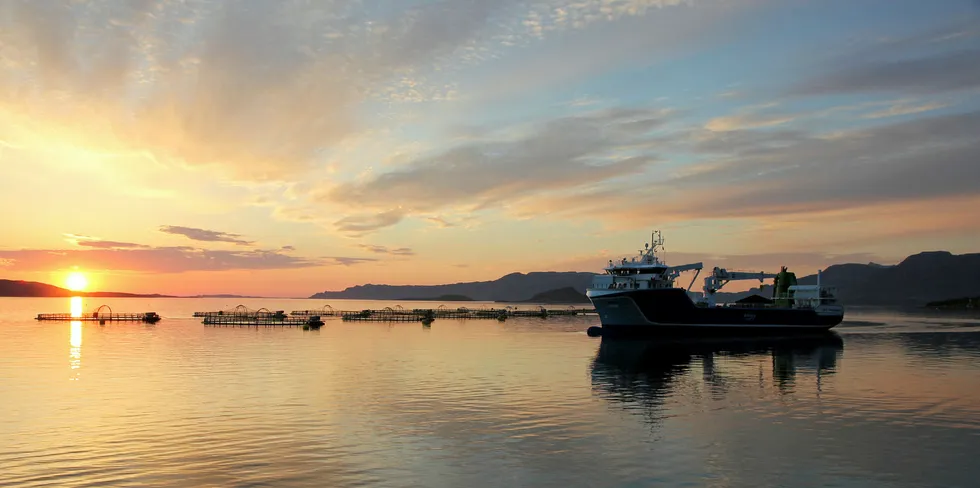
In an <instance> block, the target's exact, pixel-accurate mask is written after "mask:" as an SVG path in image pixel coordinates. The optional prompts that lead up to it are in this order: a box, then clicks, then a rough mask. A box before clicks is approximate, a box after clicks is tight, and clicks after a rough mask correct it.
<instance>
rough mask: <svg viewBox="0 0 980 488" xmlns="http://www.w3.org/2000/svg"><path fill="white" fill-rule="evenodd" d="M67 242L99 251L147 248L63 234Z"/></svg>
mask: <svg viewBox="0 0 980 488" xmlns="http://www.w3.org/2000/svg"><path fill="white" fill-rule="evenodd" d="M65 238H66V240H67V241H68V242H70V243H72V244H75V245H76V246H82V247H94V248H99V249H140V248H148V247H149V246H145V245H143V244H135V243H132V242H118V241H105V240H102V239H98V238H95V237H89V236H83V235H78V234H65Z"/></svg>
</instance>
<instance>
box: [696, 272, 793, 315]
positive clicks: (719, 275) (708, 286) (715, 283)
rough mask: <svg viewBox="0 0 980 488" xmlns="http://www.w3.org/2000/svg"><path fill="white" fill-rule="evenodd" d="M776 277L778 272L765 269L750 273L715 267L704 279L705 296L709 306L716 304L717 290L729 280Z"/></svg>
mask: <svg viewBox="0 0 980 488" xmlns="http://www.w3.org/2000/svg"><path fill="white" fill-rule="evenodd" d="M775 277H776V273H766V272H764V271H760V272H758V273H749V272H744V271H728V270H727V269H724V268H715V269H714V270H712V273H711V276H708V277H707V278H705V279H704V298H705V299H706V300H707V302H708V305H709V306H714V304H715V292H717V291H718V290H720V289H721V288H722V287H723V286H725V285H726V284H727V283H728V282H729V281H741V280H759V282H760V283H762V282H763V281H765V280H766V279H767V278H775Z"/></svg>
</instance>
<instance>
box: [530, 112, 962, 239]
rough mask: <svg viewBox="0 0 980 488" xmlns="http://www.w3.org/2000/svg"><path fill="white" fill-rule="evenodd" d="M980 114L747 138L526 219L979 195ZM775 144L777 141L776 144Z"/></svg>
mask: <svg viewBox="0 0 980 488" xmlns="http://www.w3.org/2000/svg"><path fill="white" fill-rule="evenodd" d="M976 127H980V111H975V112H965V113H958V114H950V115H942V116H934V117H928V118H925V117H923V118H918V119H913V120H910V121H903V122H898V123H893V124H889V125H881V126H874V127H869V128H863V129H858V130H852V131H848V132H843V133H838V134H836V135H834V137H822V136H821V135H820V134H805V133H788V134H787V133H776V134H766V133H755V134H751V135H745V134H740V136H741V137H742V140H741V141H740V142H739V144H738V145H737V146H735V147H734V148H733V150H732V151H731V152H730V153H728V154H726V155H725V156H718V157H717V158H709V159H707V160H705V161H702V162H701V163H699V164H695V165H692V166H691V167H689V168H687V169H686V171H684V172H679V173H677V174H674V175H663V177H662V178H661V179H660V180H658V181H655V182H646V181H644V182H639V183H636V184H628V185H623V186H622V187H620V188H594V189H588V190H585V191H576V192H568V193H565V194H562V195H544V196H540V197H538V198H535V199H533V200H529V201H527V202H524V204H523V205H521V206H520V208H517V209H515V212H517V213H518V214H520V215H530V216H533V215H541V214H544V213H547V214H551V215H552V216H553V217H561V218H575V219H582V218H583V217H584V216H590V217H593V218H599V219H601V220H602V221H604V222H613V221H618V222H621V223H627V224H628V223H630V222H635V221H636V220H637V219H648V218H651V217H653V216H655V218H656V219H657V220H658V221H661V222H666V221H680V220H687V219H723V218H758V217H771V216H775V215H791V214H806V213H810V212H823V211H828V210H834V209H846V208H854V207H861V206H867V205H875V204H881V203H886V202H901V201H910V200H918V201H922V200H928V199H936V198H946V197H957V196H975V195H980V165H978V164H976V161H978V160H980V139H977V137H976ZM770 137H772V138H773V139H776V141H777V142H778V143H776V144H774V143H773V141H772V140H770V139H769V138H770Z"/></svg>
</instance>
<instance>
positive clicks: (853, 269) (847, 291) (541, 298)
mask: <svg viewBox="0 0 980 488" xmlns="http://www.w3.org/2000/svg"><path fill="white" fill-rule="evenodd" d="M790 271H792V270H790ZM702 274H704V272H702ZM593 276H595V274H594V273H582V272H534V273H526V274H525V273H511V274H509V275H506V276H503V277H501V278H500V279H496V280H493V281H474V282H466V283H454V284H447V285H359V286H353V287H350V288H347V289H345V290H343V291H325V292H321V293H317V294H315V295H313V296H311V297H310V298H314V299H331V298H348V299H362V300H391V301H398V300H433V299H435V300H446V301H449V298H457V299H459V300H464V299H470V300H477V301H497V302H529V301H532V300H534V301H536V302H538V303H576V302H577V301H578V300H581V296H582V295H581V294H584V293H585V289H586V288H587V287H588V286H589V284H590V283H591V282H592V278H593ZM822 280H823V284H826V285H830V286H836V287H837V288H838V290H839V293H840V298H841V299H842V300H843V302H844V304H845V305H878V306H924V305H925V304H927V303H929V302H937V301H943V300H955V299H958V298H964V297H976V296H980V253H975V254H960V255H954V254H951V253H949V252H946V251H932V252H922V253H919V254H914V255H912V256H909V257H907V258H905V260H903V261H902V262H901V263H899V264H896V265H891V266H886V265H880V264H875V263H868V264H835V265H833V266H830V267H828V268H827V269H826V270H824V272H823V275H822ZM816 281H817V277H816V276H815V275H810V276H804V277H802V278H800V279H799V283H800V284H804V285H805V284H815V283H816ZM694 289H695V290H699V291H698V292H695V291H692V292H691V294H692V296H695V297H697V296H700V283H695V287H694ZM753 294H758V295H762V296H764V297H771V296H772V287H771V286H768V285H766V286H763V287H761V288H755V289H752V290H748V291H744V292H737V293H726V292H719V293H718V301H722V302H731V301H735V300H739V299H742V298H744V297H747V296H749V295H753ZM0 296H2V297H71V296H84V297H106V298H260V297H247V296H240V295H199V296H196V297H173V296H170V295H159V294H136V293H119V292H74V291H71V290H66V289H64V288H59V287H57V286H52V285H47V284H44V283H37V282H32V281H11V280H0ZM453 301H455V300H453ZM583 303H584V300H583Z"/></svg>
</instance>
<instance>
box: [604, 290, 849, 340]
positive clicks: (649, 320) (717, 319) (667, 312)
mask: <svg viewBox="0 0 980 488" xmlns="http://www.w3.org/2000/svg"><path fill="white" fill-rule="evenodd" d="M587 294H588V295H589V299H590V300H592V304H593V305H594V306H595V308H596V312H598V314H599V321H600V322H601V323H602V335H603V336H646V335H692V334H693V335H712V336H718V335H721V336H724V335H768V334H779V335H785V334H795V333H804V334H806V333H814V332H820V331H826V330H829V329H831V328H833V327H834V326H836V325H837V324H840V323H841V322H842V321H843V320H844V310H843V307H841V306H839V305H823V306H820V307H818V308H816V309H793V308H778V307H766V308H763V307H756V306H748V307H713V308H708V307H699V306H697V305H696V304H695V303H694V301H692V300H691V298H690V297H689V296H688V295H687V292H686V291H684V290H683V289H680V288H667V289H655V290H621V291H619V290H617V291H616V292H614V293H610V292H609V291H608V290H595V291H593V290H589V292H588V293H587Z"/></svg>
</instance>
